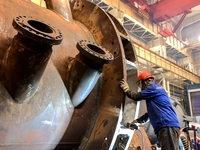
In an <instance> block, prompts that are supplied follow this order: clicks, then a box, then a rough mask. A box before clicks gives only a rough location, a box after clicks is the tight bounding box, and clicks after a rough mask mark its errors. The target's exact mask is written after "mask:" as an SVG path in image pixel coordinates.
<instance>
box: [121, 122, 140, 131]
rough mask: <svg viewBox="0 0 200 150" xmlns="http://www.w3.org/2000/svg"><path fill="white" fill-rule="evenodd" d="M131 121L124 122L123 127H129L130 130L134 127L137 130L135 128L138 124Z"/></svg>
mask: <svg viewBox="0 0 200 150" xmlns="http://www.w3.org/2000/svg"><path fill="white" fill-rule="evenodd" d="M132 122H133V121H132ZM132 122H131V123H125V124H124V127H126V128H129V129H131V130H134V129H136V130H137V129H138V126H137V125H136V124H135V123H136V122H135V123H132Z"/></svg>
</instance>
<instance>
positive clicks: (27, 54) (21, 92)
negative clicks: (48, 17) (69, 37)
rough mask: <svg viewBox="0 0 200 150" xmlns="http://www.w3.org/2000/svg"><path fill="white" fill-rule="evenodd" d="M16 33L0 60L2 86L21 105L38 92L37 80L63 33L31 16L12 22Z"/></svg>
mask: <svg viewBox="0 0 200 150" xmlns="http://www.w3.org/2000/svg"><path fill="white" fill-rule="evenodd" d="M13 27H14V28H15V29H16V30H17V31H18V33H17V35H15V36H14V38H13V41H12V44H11V46H10V47H9V48H8V50H7V51H6V54H5V56H4V60H3V73H4V75H5V82H4V83H3V84H4V86H5V87H6V89H7V91H8V93H9V94H10V95H11V97H12V98H13V99H14V101H16V102H17V103H22V102H24V101H26V100H28V99H31V98H32V96H33V95H34V94H35V92H36V91H37V88H38V85H39V82H40V79H41V77H42V75H43V72H44V70H45V68H46V66H47V63H48V61H49V58H50V56H51V53H52V45H55V44H60V43H61V41H62V34H61V33H60V31H59V30H57V29H55V28H54V27H51V26H50V25H48V24H46V23H44V22H42V21H38V20H37V19H34V18H32V17H26V16H18V17H16V18H15V19H13Z"/></svg>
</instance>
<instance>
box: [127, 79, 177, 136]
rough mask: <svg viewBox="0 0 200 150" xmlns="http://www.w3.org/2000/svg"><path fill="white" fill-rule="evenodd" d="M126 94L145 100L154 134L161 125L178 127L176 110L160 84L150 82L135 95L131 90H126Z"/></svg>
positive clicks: (135, 98)
mask: <svg viewBox="0 0 200 150" xmlns="http://www.w3.org/2000/svg"><path fill="white" fill-rule="evenodd" d="M126 95H127V96H128V97H129V98H132V99H134V100H136V101H138V100H146V106H147V111H148V117H149V119H150V122H151V124H152V126H153V128H154V132H155V133H156V134H157V132H158V130H159V129H161V128H163V127H178V128H180V124H179V121H178V118H177V115H176V112H175V111H174V109H173V108H172V104H171V102H170V99H169V97H168V95H167V93H166V91H165V89H164V88H163V87H162V86H161V85H159V84H156V83H155V82H152V83H151V84H150V85H149V86H147V87H146V88H145V89H144V90H142V91H141V92H138V93H137V96H136V95H135V94H133V92H131V91H129V92H127V93H126Z"/></svg>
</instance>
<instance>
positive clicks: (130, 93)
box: [120, 79, 142, 101]
mask: <svg viewBox="0 0 200 150" xmlns="http://www.w3.org/2000/svg"><path fill="white" fill-rule="evenodd" d="M120 87H121V88H122V90H123V91H124V93H125V94H126V95H127V97H129V98H131V99H133V100H135V101H139V100H142V98H141V96H140V94H139V93H135V92H133V91H131V90H130V89H129V85H128V83H127V82H126V81H125V80H124V79H122V80H121V81H120Z"/></svg>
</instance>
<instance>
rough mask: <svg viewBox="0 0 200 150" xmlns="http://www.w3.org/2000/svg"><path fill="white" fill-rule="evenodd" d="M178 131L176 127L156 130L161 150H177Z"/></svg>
mask: <svg viewBox="0 0 200 150" xmlns="http://www.w3.org/2000/svg"><path fill="white" fill-rule="evenodd" d="M179 135H180V129H179V128H176V127H164V128H161V129H160V130H158V133H157V138H158V141H159V143H160V146H161V150H179Z"/></svg>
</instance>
